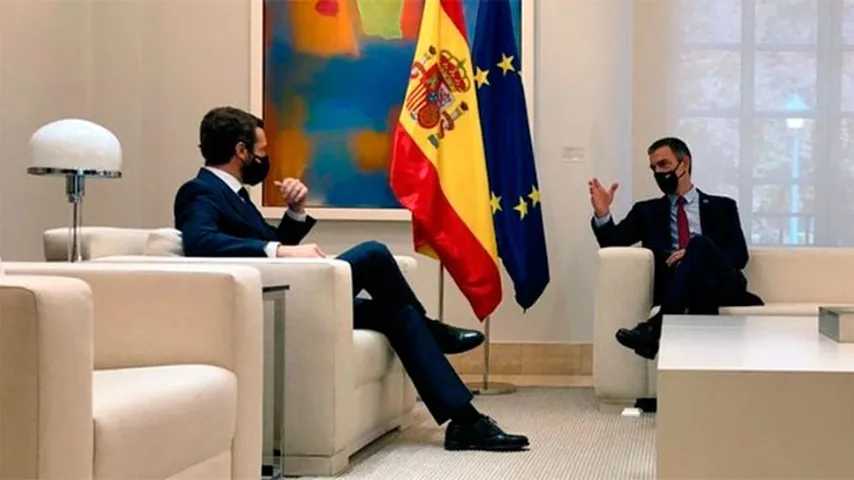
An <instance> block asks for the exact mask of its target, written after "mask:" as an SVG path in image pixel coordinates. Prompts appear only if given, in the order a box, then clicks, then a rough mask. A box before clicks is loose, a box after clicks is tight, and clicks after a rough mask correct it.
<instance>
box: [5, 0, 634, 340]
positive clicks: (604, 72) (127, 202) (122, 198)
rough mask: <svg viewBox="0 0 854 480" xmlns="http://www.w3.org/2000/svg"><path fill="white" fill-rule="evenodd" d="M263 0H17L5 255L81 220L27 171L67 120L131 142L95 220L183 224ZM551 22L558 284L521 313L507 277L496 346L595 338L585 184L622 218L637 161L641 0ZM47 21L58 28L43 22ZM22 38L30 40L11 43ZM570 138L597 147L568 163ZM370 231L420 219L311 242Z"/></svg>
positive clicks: (340, 241) (329, 230)
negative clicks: (38, 137) (637, 8)
mask: <svg viewBox="0 0 854 480" xmlns="http://www.w3.org/2000/svg"><path fill="white" fill-rule="evenodd" d="M7 4H8V6H11V13H12V14H11V15H9V11H10V10H9V8H8V6H7ZM248 4H249V2H243V1H240V2H238V1H232V0H184V1H182V2H174V1H169V2H167V1H142V0H128V1H123V2H100V1H95V0H67V1H57V2H46V1H45V2H30V1H27V0H4V8H5V9H6V10H5V11H4V16H3V17H2V18H0V27H2V30H0V32H2V33H0V92H2V95H0V109H2V110H1V111H3V112H4V113H3V114H2V115H0V122H2V123H0V151H2V152H4V155H5V154H6V152H11V153H12V155H10V156H9V157H7V158H4V160H3V165H4V166H6V167H7V168H6V169H4V170H5V172H4V176H3V177H0V178H2V179H1V180H0V182H2V183H0V186H2V190H0V228H2V232H0V256H3V257H4V258H10V259H37V258H41V240H40V235H41V232H42V230H44V229H45V228H47V227H50V226H55V225H61V224H63V223H64V222H65V220H66V210H67V207H66V205H65V203H64V199H63V198H62V197H63V196H62V193H61V190H62V186H61V184H60V182H59V181H53V182H51V181H50V180H47V179H40V178H32V177H28V176H27V175H26V174H25V173H24V170H25V165H26V162H27V158H26V157H27V150H26V140H27V139H28V138H29V135H30V134H31V133H32V131H33V130H34V129H35V128H37V127H38V126H39V125H40V124H42V123H45V122H47V121H50V120H53V119H56V118H60V117H62V116H69V115H74V116H84V117H87V118H91V119H92V120H94V121H97V122H99V123H102V124H104V125H106V126H107V127H108V128H110V129H112V130H113V131H114V132H115V133H116V134H117V135H118V136H119V138H120V140H121V141H122V144H123V147H124V149H125V166H124V174H125V176H124V178H123V179H122V180H119V181H113V182H108V181H101V182H91V183H90V187H89V193H88V196H87V201H88V205H87V211H86V215H87V218H86V222H87V223H88V224H90V225H92V224H101V225H139V226H158V225H169V224H171V222H172V213H171V204H172V195H173V194H174V191H175V190H176V189H177V187H178V185H180V183H181V182H182V181H184V180H185V179H186V178H188V177H190V176H192V175H193V174H194V172H195V170H196V169H197V168H198V167H199V165H200V163H201V160H200V157H199V155H198V152H197V148H196V143H197V137H198V131H197V128H198V122H199V120H200V118H201V116H202V115H203V114H204V112H205V111H206V110H207V109H208V108H210V107H211V106H214V105H222V104H231V105H235V106H237V107H243V108H248V105H249V73H248V68H249V67H248V65H249V55H248V52H249V5H248ZM25 5H26V7H25ZM56 9H59V10H61V13H60V12H53V10H56ZM51 13H53V15H51ZM536 17H537V18H536V32H537V33H536V36H537V38H536V41H537V48H536V68H537V71H536V73H535V78H536V81H535V83H536V85H535V89H536V90H535V96H536V98H535V112H536V113H535V115H536V119H535V125H536V128H537V130H536V133H535V142H536V148H537V162H538V171H539V176H540V183H541V190H542V195H543V208H544V213H545V221H546V227H547V232H546V236H547V242H548V247H549V255H550V262H551V274H552V282H551V284H550V286H549V287H548V289H547V290H546V293H545V294H544V296H543V298H542V299H541V300H540V302H539V303H538V304H537V305H535V306H534V307H533V308H532V309H531V310H530V311H529V312H528V313H527V314H526V315H522V314H521V312H520V310H519V308H518V306H516V305H515V303H514V301H513V299H512V291H511V289H512V286H511V284H510V283H509V281H505V302H504V305H503V306H502V307H501V309H500V310H499V311H498V313H497V314H496V315H495V320H494V324H493V331H492V333H493V338H494V340H496V341H520V342H525V341H530V342H587V341H589V340H590V338H591V336H592V296H593V287H592V282H593V277H594V275H595V258H596V257H595V252H596V246H595V241H594V239H593V236H592V233H591V232H590V227H589V217H590V206H589V201H588V198H587V186H586V181H587V179H588V178H589V177H590V176H593V175H596V176H599V177H601V178H603V179H608V180H609V181H610V180H619V181H620V182H622V184H623V188H622V189H621V192H620V193H621V195H620V197H619V200H618V203H619V206H618V208H617V209H616V210H617V212H618V213H623V212H625V209H626V207H627V206H628V205H629V203H630V200H631V185H632V172H631V159H632V158H633V157H634V158H636V157H637V155H633V151H632V149H631V133H632V130H631V128H632V127H631V115H632V40H633V34H632V31H633V2H632V0H539V1H538V2H537V4H536ZM42 19H47V20H42ZM39 22H49V23H53V24H55V25H54V26H53V28H49V29H47V30H46V32H47V33H45V31H44V30H39V31H38V32H35V31H33V29H32V28H31V26H32V25H34V24H38V23H39ZM80 25H86V26H87V28H85V29H82V30H81V29H78V28H77V27H78V26H80ZM10 43H11V44H14V45H15V46H16V48H15V49H14V51H13V52H12V53H11V54H10V53H9V51H10V48H9V46H10ZM9 55H12V57H9ZM47 58H49V59H51V60H50V61H48V60H46V59H47ZM21 70H23V72H21ZM10 89H13V90H14V91H16V92H17V96H16V97H15V98H11V97H10V95H8V94H7V92H8V91H12V90H10ZM17 117H22V118H21V119H18V120H14V122H15V124H14V125H8V124H9V122H10V121H11V120H13V119H16V118H17ZM567 148H580V149H582V150H583V154H582V155H580V156H579V155H572V156H573V157H576V158H575V160H573V159H572V158H569V159H567V158H563V156H564V155H565V153H566V151H567ZM9 159H11V161H10V160H9ZM19 200H21V201H19ZM10 202H12V203H11V204H10ZM13 205H14V208H12V206H13ZM20 205H28V210H27V211H24V209H23V208H21V207H20ZM368 239H377V240H380V241H383V242H386V243H388V244H389V245H390V246H391V247H392V249H393V250H395V251H396V252H399V253H404V254H405V253H411V252H412V247H411V243H412V242H411V234H410V231H409V226H408V224H405V223H375V222H329V221H326V222H322V223H321V224H320V225H318V227H317V228H316V231H315V232H313V233H312V235H311V237H310V239H309V240H310V241H316V242H318V243H321V244H323V246H324V248H325V249H326V250H328V251H341V250H343V249H345V248H347V247H349V246H351V245H353V244H354V243H356V242H358V241H362V240H368ZM420 260H421V262H420V268H419V272H418V274H417V276H416V279H415V282H414V283H415V288H416V290H417V291H418V293H419V295H420V296H421V297H422V298H423V300H424V303H425V306H427V308H428V309H430V310H431V311H434V312H435V310H436V298H437V293H436V282H437V278H438V270H437V265H436V264H435V262H433V261H431V260H428V259H426V258H424V257H421V258H420ZM505 280H507V279H505ZM446 285H448V289H447V297H446V319H447V320H449V321H452V322H454V323H456V324H460V325H471V326H474V325H476V321H475V320H474V318H473V316H472V315H471V313H470V309H469V308H468V306H467V304H466V303H465V300H464V299H463V298H462V297H461V295H460V294H459V292H458V291H457V290H456V288H452V287H451V284H450V282H447V283H446Z"/></svg>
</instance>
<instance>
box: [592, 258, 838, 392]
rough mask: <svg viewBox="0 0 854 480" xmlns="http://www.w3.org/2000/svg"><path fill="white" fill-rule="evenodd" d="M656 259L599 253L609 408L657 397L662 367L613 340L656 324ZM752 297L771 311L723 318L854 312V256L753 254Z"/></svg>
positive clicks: (600, 340)
mask: <svg viewBox="0 0 854 480" xmlns="http://www.w3.org/2000/svg"><path fill="white" fill-rule="evenodd" d="M653 273H654V264H653V257H652V252H651V251H649V250H647V249H643V248H635V247H616V248H603V249H600V250H599V268H598V278H597V279H596V297H595V306H594V324H593V384H594V387H595V390H596V395H597V397H599V399H600V400H602V401H606V402H611V401H613V402H625V401H629V400H634V399H635V398H639V397H646V396H655V394H656V385H655V378H656V375H655V362H651V361H648V360H644V359H643V358H641V357H639V356H637V355H635V353H634V352H632V351H631V350H629V349H627V348H625V347H623V346H621V345H620V344H618V343H617V341H616V340H615V339H614V333H615V332H616V331H617V329H619V328H632V327H634V326H635V325H636V324H637V323H638V322H641V321H643V320H646V319H647V318H649V316H650V311H651V308H652V289H653ZM744 274H745V276H746V277H747V285H748V287H747V288H748V290H750V291H751V292H753V293H756V294H757V295H759V296H760V297H762V299H763V301H764V302H765V305H764V306H758V307H724V308H721V309H720V313H721V314H722V315H740V314H751V315H781V316H803V315H817V313H818V307H819V306H820V305H833V304H837V305H838V304H854V287H852V283H854V282H852V280H854V248H754V249H751V250H750V261H749V262H748V264H747V268H746V269H745V270H744Z"/></svg>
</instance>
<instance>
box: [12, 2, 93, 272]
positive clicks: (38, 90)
mask: <svg viewBox="0 0 854 480" xmlns="http://www.w3.org/2000/svg"><path fill="white" fill-rule="evenodd" d="M90 14H91V11H90V9H89V4H88V2H31V1H26V0H4V1H3V4H2V14H0V256H2V257H3V258H41V257H42V253H41V252H42V248H41V243H40V242H37V241H36V240H37V233H38V232H39V231H41V230H42V229H43V227H44V226H46V225H58V224H62V223H63V222H67V221H68V218H69V217H70V213H69V210H68V209H66V208H64V206H65V202H66V199H65V194H64V188H65V184H64V180H62V179H59V178H40V177H33V176H30V175H27V174H26V168H27V166H28V165H29V148H28V145H27V142H28V141H29V138H30V135H31V134H32V133H33V132H34V131H35V130H36V129H37V128H38V127H40V126H41V125H43V124H44V123H47V122H49V121H51V120H55V119H57V118H60V117H66V116H81V115H83V116H85V115H87V114H88V113H89V105H90V96H91V91H92V89H91V76H90V71H91V63H92V55H91V52H90V50H89V46H90V33H91V15H90Z"/></svg>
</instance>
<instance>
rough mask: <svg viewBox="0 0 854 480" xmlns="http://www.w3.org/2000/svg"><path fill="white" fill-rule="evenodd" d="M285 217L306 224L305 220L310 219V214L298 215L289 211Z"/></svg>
mask: <svg viewBox="0 0 854 480" xmlns="http://www.w3.org/2000/svg"><path fill="white" fill-rule="evenodd" d="M285 215H287V216H289V217H291V220H296V221H298V222H304V221H305V219H306V218H307V217H308V214H307V213H305V212H302V213H297V212H295V211H293V210H291V209H288V211H287V212H285Z"/></svg>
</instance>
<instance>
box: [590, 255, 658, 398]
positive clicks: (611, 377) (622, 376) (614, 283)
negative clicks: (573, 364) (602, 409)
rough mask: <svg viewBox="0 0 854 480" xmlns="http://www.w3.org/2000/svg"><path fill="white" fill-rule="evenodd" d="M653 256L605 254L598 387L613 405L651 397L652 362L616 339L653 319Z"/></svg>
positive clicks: (596, 350)
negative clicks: (620, 332) (649, 373)
mask: <svg viewBox="0 0 854 480" xmlns="http://www.w3.org/2000/svg"><path fill="white" fill-rule="evenodd" d="M654 265H655V264H654V261H653V255H652V252H651V251H649V250H647V249H644V248H634V247H617V248H603V249H601V250H599V268H598V276H597V279H596V300H595V307H594V315H593V317H594V319H593V385H594V387H595V390H596V395H597V396H598V397H600V398H604V399H611V400H624V399H634V398H637V397H641V396H644V395H646V394H647V385H648V382H647V365H646V364H647V362H646V361H645V360H644V359H642V358H640V357H638V356H637V355H635V354H634V352H632V351H630V350H628V349H626V348H625V347H623V346H621V345H620V344H618V343H617V341H616V340H615V339H614V333H615V332H616V331H617V330H618V329H620V328H632V327H634V326H635V325H636V324H637V323H638V322H641V321H643V320H646V319H647V318H648V317H649V312H650V309H651V308H652V289H653V276H654Z"/></svg>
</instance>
